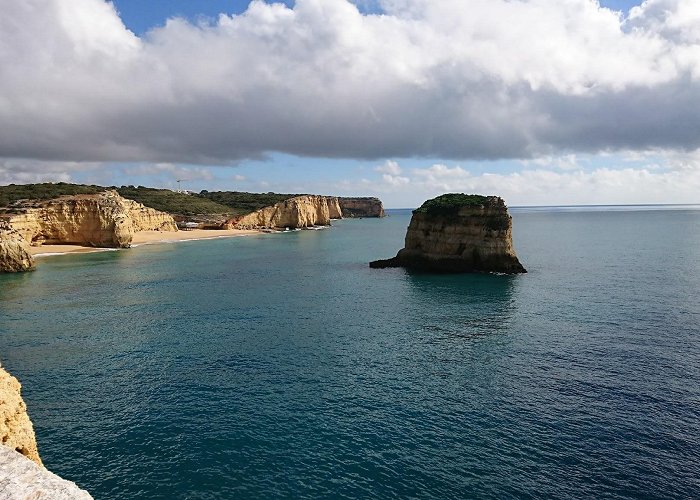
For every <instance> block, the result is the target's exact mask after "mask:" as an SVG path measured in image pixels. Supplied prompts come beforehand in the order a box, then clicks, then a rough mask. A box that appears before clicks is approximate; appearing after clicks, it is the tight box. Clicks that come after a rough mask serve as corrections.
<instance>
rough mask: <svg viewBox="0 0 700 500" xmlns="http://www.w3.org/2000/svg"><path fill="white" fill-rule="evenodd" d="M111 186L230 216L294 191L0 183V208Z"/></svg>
mask: <svg viewBox="0 0 700 500" xmlns="http://www.w3.org/2000/svg"><path fill="white" fill-rule="evenodd" d="M106 189H115V190H116V191H118V192H119V194H120V195H121V196H123V197H124V198H128V199H131V200H135V201H138V202H139V203H143V204H144V205H146V206H147V207H151V208H155V209H156V210H161V211H163V212H168V213H169V214H172V215H182V216H194V215H200V216H211V215H218V216H233V215H244V214H248V213H251V212H254V211H256V210H259V209H261V208H263V207H267V206H270V205H274V204H275V203H279V202H280V201H284V200H287V199H289V198H292V197H294V196H297V195H294V194H280V193H246V192H240V191H212V192H210V191H202V192H200V193H184V192H177V191H172V190H170V189H156V188H149V187H145V186H121V187H116V186H97V185H85V184H70V183H66V182H57V183H51V182H45V183H41V184H10V185H7V186H0V208H1V207H8V206H9V205H11V204H13V203H15V202H17V201H19V200H49V199H52V198H57V197H59V196H66V195H76V194H95V193H100V192H102V191H105V190H106Z"/></svg>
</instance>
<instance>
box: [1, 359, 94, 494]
mask: <svg viewBox="0 0 700 500" xmlns="http://www.w3.org/2000/svg"><path fill="white" fill-rule="evenodd" d="M21 388H22V386H21V384H20V383H19V382H18V381H17V379H16V378H15V377H13V376H12V375H10V374H9V373H7V372H6V371H5V370H4V369H2V368H0V438H1V439H2V444H3V445H4V446H0V498H3V499H7V500H14V499H17V500H20V499H21V500H26V499H28V498H51V499H55V500H64V499H65V500H68V499H91V498H92V497H91V496H90V494H89V493H87V492H86V491H83V490H81V489H80V488H78V487H77V486H76V485H75V483H72V482H70V481H66V480H64V479H61V478H60V477H58V476H57V475H55V474H52V473H51V472H49V471H47V470H46V469H44V467H43V465H42V463H41V459H40V458H39V452H38V451H37V447H36V438H35V436H34V427H33V426H32V422H31V421H30V420H29V415H27V407H26V405H25V404H24V400H23V399H22V395H21Z"/></svg>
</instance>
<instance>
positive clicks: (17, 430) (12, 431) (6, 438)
mask: <svg viewBox="0 0 700 500" xmlns="http://www.w3.org/2000/svg"><path fill="white" fill-rule="evenodd" d="M21 389H22V385H21V384H20V383H19V381H18V380H17V379H16V378H15V377H13V376H12V375H10V374H9V373H7V372H6V371H5V370H4V369H3V368H0V439H2V444H3V445H5V446H9V447H10V448H12V449H13V450H15V451H17V452H18V453H21V454H22V455H24V456H25V457H27V458H29V459H30V460H33V461H34V462H36V463H37V464H39V465H42V464H41V459H40V458H39V452H38V451H37V448H36V438H35V437H34V427H33V426H32V422H31V421H30V420H29V415H28V414H27V406H26V405H25V404H24V400H22V396H21V393H20V391H21Z"/></svg>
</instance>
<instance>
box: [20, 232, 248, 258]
mask: <svg viewBox="0 0 700 500" xmlns="http://www.w3.org/2000/svg"><path fill="white" fill-rule="evenodd" d="M250 234H260V231H255V230H244V229H225V230H212V229H193V230H191V231H163V232H161V231H140V232H138V233H134V239H133V241H132V242H131V246H132V247H138V246H141V245H153V244H156V243H168V242H175V241H190V240H207V239H211V238H233V237H236V236H247V235H250ZM110 250H115V249H114V248H94V247H83V246H79V245H42V246H38V247H31V253H32V255H34V256H35V257H41V256H44V257H46V256H50V255H61V254H66V253H87V252H105V251H110Z"/></svg>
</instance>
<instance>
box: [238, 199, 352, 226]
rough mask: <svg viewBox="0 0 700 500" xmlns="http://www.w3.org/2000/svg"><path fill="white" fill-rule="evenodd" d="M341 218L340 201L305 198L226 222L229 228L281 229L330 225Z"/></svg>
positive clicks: (281, 203) (288, 201) (278, 204)
mask: <svg viewBox="0 0 700 500" xmlns="http://www.w3.org/2000/svg"><path fill="white" fill-rule="evenodd" d="M340 217H342V212H341V210H340V205H339V204H338V199H337V198H334V197H328V196H316V195H305V196H297V197H295V198H290V199H288V200H285V201H283V202H280V203H277V204H275V205H273V206H271V207H265V208H262V209H260V210H258V211H256V212H253V213H251V214H248V215H244V216H242V217H239V218H235V219H231V220H229V221H227V222H226V224H225V227H226V228H228V229H260V228H270V229H281V228H303V227H313V226H329V225H330V223H331V219H338V218H340Z"/></svg>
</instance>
